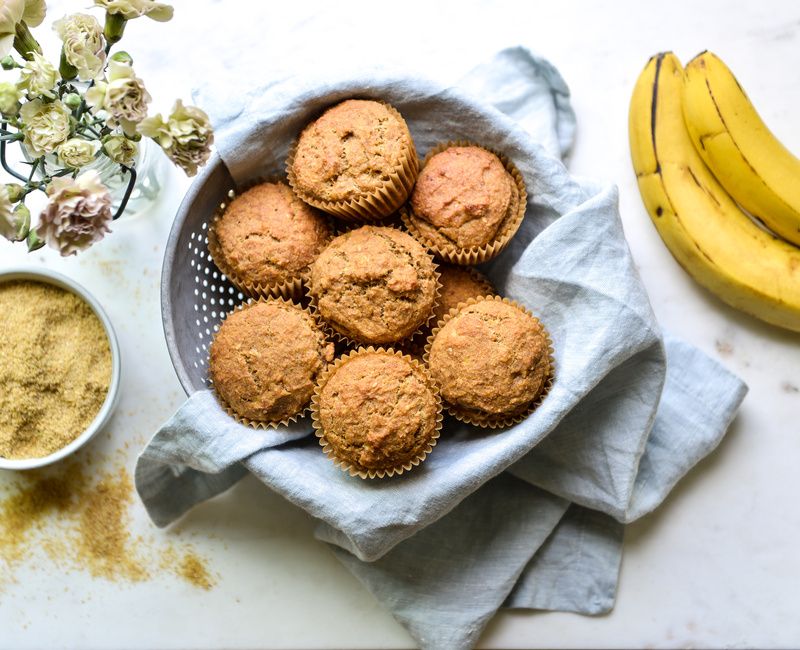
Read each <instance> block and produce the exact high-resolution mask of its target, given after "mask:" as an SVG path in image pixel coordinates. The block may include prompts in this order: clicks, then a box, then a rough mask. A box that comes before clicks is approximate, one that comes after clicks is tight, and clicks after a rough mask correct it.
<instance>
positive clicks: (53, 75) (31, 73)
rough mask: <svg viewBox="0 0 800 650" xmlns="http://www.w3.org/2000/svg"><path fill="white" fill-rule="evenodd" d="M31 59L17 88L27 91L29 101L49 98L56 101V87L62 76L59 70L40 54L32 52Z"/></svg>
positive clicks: (22, 73)
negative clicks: (37, 98)
mask: <svg viewBox="0 0 800 650" xmlns="http://www.w3.org/2000/svg"><path fill="white" fill-rule="evenodd" d="M31 57H32V58H31V59H30V60H29V61H25V66H24V67H23V68H22V72H21V73H20V77H19V81H18V82H17V87H19V88H21V89H22V90H25V91H27V93H28V99H33V98H34V97H47V99H55V97H56V93H55V87H56V84H57V83H58V80H59V79H61V75H60V74H59V73H58V70H57V69H56V68H55V67H54V66H53V65H52V64H51V63H50V62H49V61H48V60H47V59H45V58H44V57H43V56H42V55H41V54H39V53H38V52H31Z"/></svg>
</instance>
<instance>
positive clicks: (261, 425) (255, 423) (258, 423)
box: [209, 296, 330, 429]
mask: <svg viewBox="0 0 800 650" xmlns="http://www.w3.org/2000/svg"><path fill="white" fill-rule="evenodd" d="M259 303H279V304H282V305H285V306H286V307H289V308H292V309H297V310H299V311H302V312H304V313H305V315H306V316H308V318H310V319H311V320H312V321H313V323H314V327H315V328H316V329H317V330H318V331H319V334H320V336H322V340H323V343H328V342H329V340H328V338H327V336H326V334H325V328H324V327H323V326H322V324H321V323H320V322H319V319H318V318H317V317H316V315H315V314H314V313H312V312H311V310H309V309H308V308H307V307H301V306H300V305H298V304H297V303H295V302H293V301H291V300H288V299H286V298H282V297H275V296H273V297H269V298H257V299H253V300H251V301H249V302H247V303H244V304H241V305H239V306H238V307H236V308H235V309H233V310H231V311H230V312H228V314H227V315H226V317H225V318H228V316H230V315H231V314H233V313H235V312H237V311H244V310H246V309H250V308H252V307H254V306H255V305H257V304H259ZM223 322H224V321H223ZM220 329H221V326H220ZM218 333H219V330H217V332H216V333H215V334H214V338H213V339H212V341H211V346H210V347H209V357H210V355H211V347H213V345H214V341H215V340H216V337H217V334H218ZM329 365H330V364H329ZM210 368H211V364H210V363H209V382H210V384H211V389H212V390H213V391H214V395H215V396H216V398H217V401H218V402H219V404H220V406H222V409H223V410H224V411H225V413H227V414H228V415H229V416H230V417H231V418H233V419H234V420H235V421H236V422H238V423H239V424H243V425H244V426H247V427H250V428H253V429H270V428H275V427H278V426H281V425H284V426H285V425H288V424H289V423H291V422H297V421H298V420H299V419H300V418H302V417H304V416H305V415H307V414H308V413H309V412H310V409H311V399H310V398H309V401H308V403H306V404H305V406H303V408H301V409H300V410H299V411H298V412H297V413H294V414H292V415H290V416H288V417H285V418H283V419H281V420H252V419H250V418H246V417H244V416H241V415H239V414H238V413H237V412H236V411H235V410H234V409H233V407H232V406H230V404H228V403H227V402H226V401H225V399H224V398H223V397H222V395H221V394H220V393H219V391H218V390H217V389H216V387H215V386H214V381H213V377H212V376H211V372H210ZM322 372H325V369H323V370H322Z"/></svg>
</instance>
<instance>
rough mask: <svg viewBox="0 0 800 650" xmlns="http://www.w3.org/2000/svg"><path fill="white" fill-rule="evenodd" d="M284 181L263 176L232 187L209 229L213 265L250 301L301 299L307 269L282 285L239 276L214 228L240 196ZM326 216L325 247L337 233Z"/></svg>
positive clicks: (209, 246)
mask: <svg viewBox="0 0 800 650" xmlns="http://www.w3.org/2000/svg"><path fill="white" fill-rule="evenodd" d="M285 180H286V179H284V178H278V177H274V176H270V177H264V178H259V179H257V180H253V181H250V182H249V183H246V184H244V185H242V186H241V187H240V188H239V190H238V191H237V190H236V189H233V188H232V189H230V190H228V192H227V194H226V197H227V200H226V201H223V202H222V203H220V204H219V206H217V209H216V210H215V211H214V217H213V218H212V220H211V223H210V224H209V226H208V252H209V253H210V254H211V259H212V260H214V264H216V266H217V268H218V269H219V270H220V271H221V272H222V273H223V274H224V275H225V276H226V277H227V278H228V280H230V282H231V284H233V285H234V286H235V287H236V288H237V289H238V290H239V291H241V292H242V293H244V294H246V295H248V296H250V297H251V298H273V297H274V298H286V299H288V300H301V299H302V297H303V286H304V285H305V283H306V282H307V281H308V272H309V271H308V269H306V270H305V271H303V272H301V273H299V274H298V275H296V276H294V277H291V278H288V279H286V280H283V281H282V282H274V283H272V284H263V283H254V282H250V281H249V280H246V279H245V278H243V277H242V276H241V275H239V274H238V273H236V271H234V270H233V268H232V267H231V266H230V265H229V264H228V262H227V260H226V259H225V255H224V253H223V252H222V247H221V246H220V244H219V240H218V239H217V234H216V229H215V228H216V225H217V222H218V221H219V220H220V219H221V218H222V216H223V214H224V213H225V210H226V209H227V208H228V206H229V205H230V204H231V202H232V201H233V199H235V198H236V197H237V196H238V195H239V194H243V193H244V192H246V191H247V190H249V189H252V188H253V187H256V186H257V185H261V184H262V183H283V182H285ZM298 198H299V197H298ZM325 216H326V221H327V223H328V229H329V235H328V239H327V240H326V242H325V245H326V246H327V244H328V242H330V241H331V239H333V237H334V235H335V232H336V231H335V225H334V224H333V223H332V220H331V219H330V218H329V217H328V215H325Z"/></svg>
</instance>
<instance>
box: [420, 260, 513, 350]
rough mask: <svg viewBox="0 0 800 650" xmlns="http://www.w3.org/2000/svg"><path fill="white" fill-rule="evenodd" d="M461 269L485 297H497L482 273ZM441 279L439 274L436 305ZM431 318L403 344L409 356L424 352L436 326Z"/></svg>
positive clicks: (439, 297)
mask: <svg viewBox="0 0 800 650" xmlns="http://www.w3.org/2000/svg"><path fill="white" fill-rule="evenodd" d="M461 268H462V269H463V270H464V271H466V272H467V273H469V276H470V277H471V278H472V279H473V280H475V282H476V283H477V284H480V285H481V286H483V288H484V289H485V290H486V295H487V296H496V295H498V294H497V289H495V287H494V285H493V284H492V283H491V282H490V281H489V278H487V277H486V276H485V275H484V274H483V273H481V272H480V271H478V269H476V268H473V267H471V266H462V267H461ZM441 277H442V274H441V273H439V296H438V300H437V304H438V302H439V300H441V297H442V296H441V292H442V289H443V287H444V285H442V280H441ZM458 304H459V305H461V304H463V303H458ZM434 309H435V306H434ZM433 316H435V314H431V318H429V319H428V322H427V323H425V325H422V326H421V327H420V328H419V329H418V330H417V331H416V332H414V334H412V335H411V337H410V338H409V339H408V340H407V343H406V344H405V346H404V349H405V350H406V351H407V352H408V354H410V355H411V356H414V357H416V356H417V355H419V356H420V357H422V354H423V352H424V350H425V343H426V342H427V341H428V334H430V331H431V330H432V329H433V327H435V326H436V323H432V322H431V319H432V318H433Z"/></svg>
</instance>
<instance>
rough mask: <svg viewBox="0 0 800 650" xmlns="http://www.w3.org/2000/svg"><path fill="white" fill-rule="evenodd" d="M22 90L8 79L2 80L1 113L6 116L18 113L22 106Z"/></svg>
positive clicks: (0, 94)
mask: <svg viewBox="0 0 800 650" xmlns="http://www.w3.org/2000/svg"><path fill="white" fill-rule="evenodd" d="M20 99H22V91H21V90H20V89H19V88H17V86H16V85H15V84H12V83H9V82H8V81H3V82H0V113H2V114H3V115H6V116H9V117H10V116H12V115H16V114H17V113H18V112H19V108H20V101H19V100H20Z"/></svg>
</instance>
